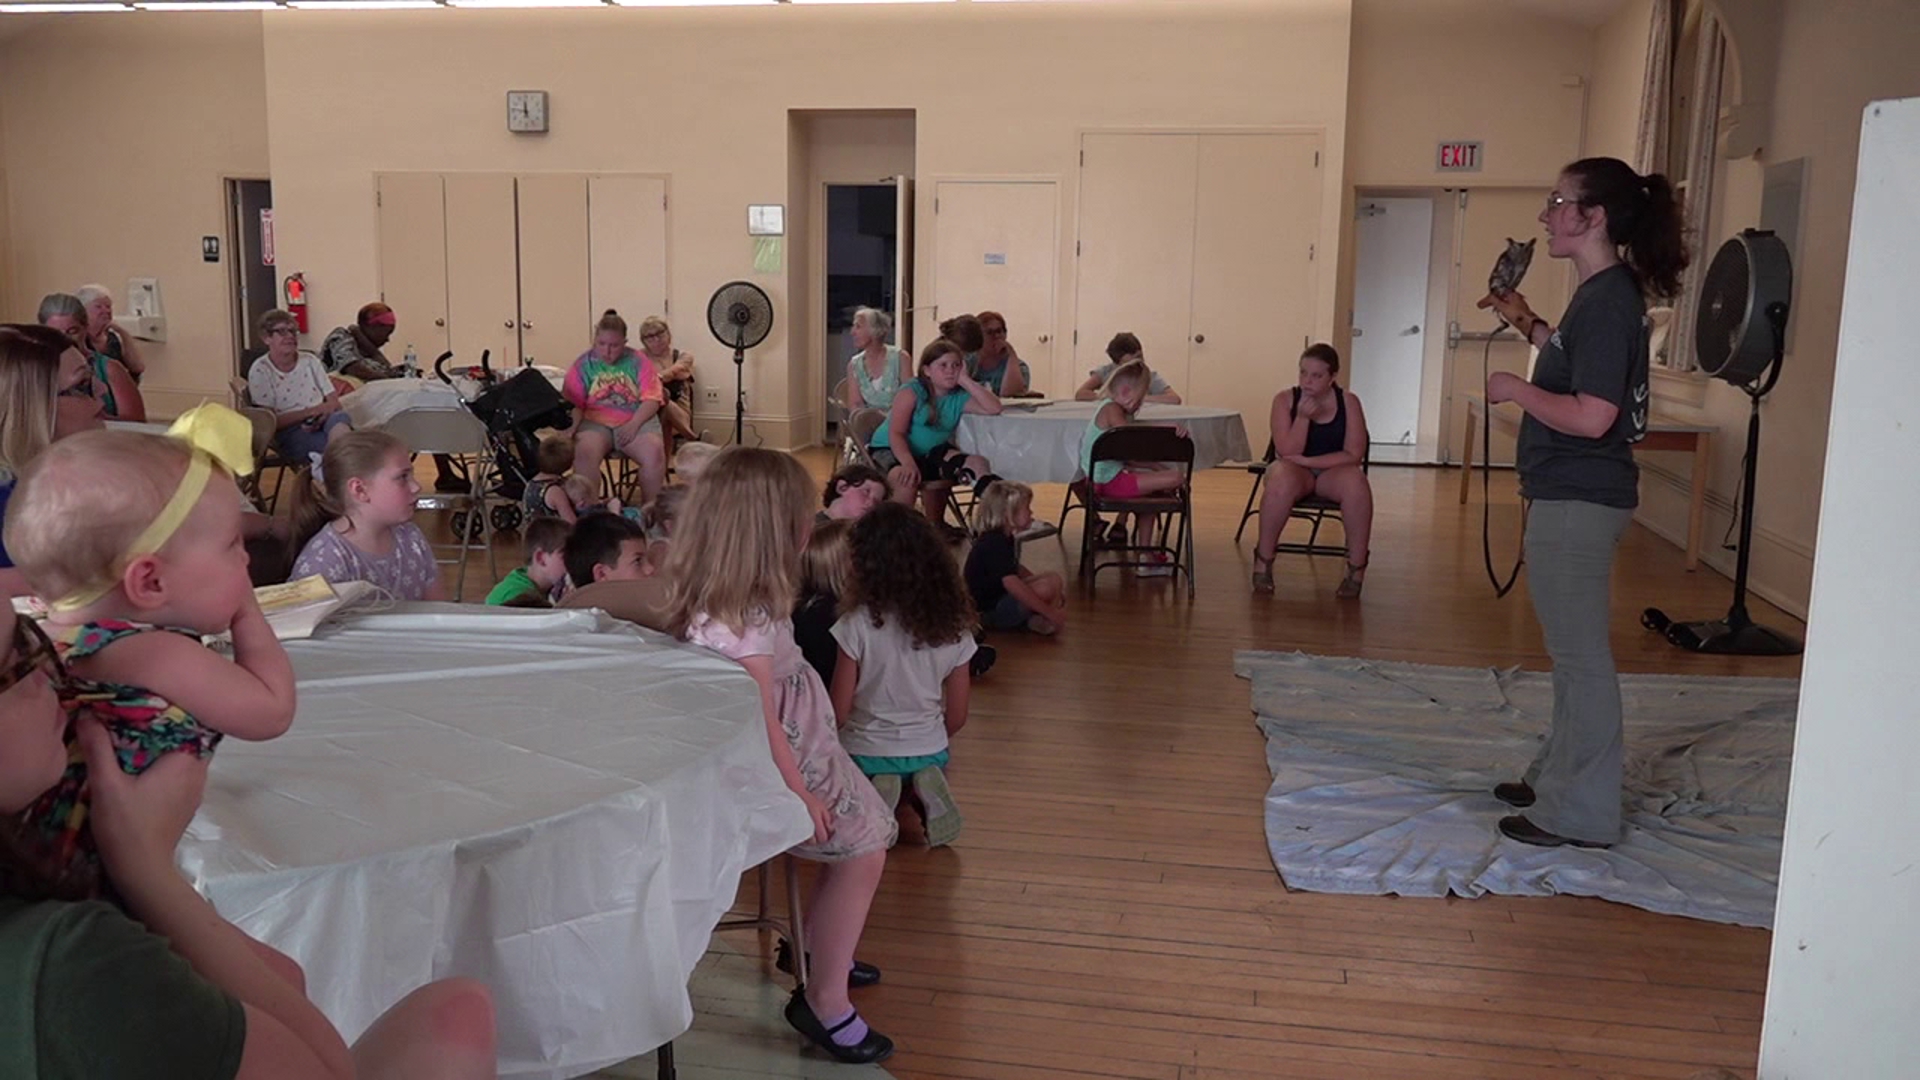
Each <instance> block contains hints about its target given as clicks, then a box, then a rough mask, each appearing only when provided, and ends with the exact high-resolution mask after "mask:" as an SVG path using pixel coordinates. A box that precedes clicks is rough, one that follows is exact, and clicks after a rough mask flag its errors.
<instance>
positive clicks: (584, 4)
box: [448, 0, 607, 8]
mask: <svg viewBox="0 0 1920 1080" xmlns="http://www.w3.org/2000/svg"><path fill="white" fill-rule="evenodd" d="M448 2H449V3H451V4H452V5H453V6H454V7H460V8H592V7H606V6H607V5H606V2H605V0H448Z"/></svg>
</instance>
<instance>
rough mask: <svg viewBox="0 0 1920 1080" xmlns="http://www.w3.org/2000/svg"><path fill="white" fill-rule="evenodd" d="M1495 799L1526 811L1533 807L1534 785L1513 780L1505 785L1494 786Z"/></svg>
mask: <svg viewBox="0 0 1920 1080" xmlns="http://www.w3.org/2000/svg"><path fill="white" fill-rule="evenodd" d="M1493 797H1494V798H1496V799H1499V800H1500V801H1501V802H1503V803H1506V804H1507V805H1508V806H1511V807H1513V808H1514V809H1515V810H1525V809H1526V808H1527V807H1529V806H1532V805H1533V785H1532V784H1529V783H1527V782H1526V781H1525V780H1511V781H1508V782H1507V783H1504V784H1495V785H1493Z"/></svg>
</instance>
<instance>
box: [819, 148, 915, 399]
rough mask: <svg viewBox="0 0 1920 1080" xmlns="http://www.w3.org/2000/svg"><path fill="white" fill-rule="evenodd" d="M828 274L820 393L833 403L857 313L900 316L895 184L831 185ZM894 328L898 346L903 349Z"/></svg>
mask: <svg viewBox="0 0 1920 1080" xmlns="http://www.w3.org/2000/svg"><path fill="white" fill-rule="evenodd" d="M826 207H827V219H826V230H825V231H826V242H827V268H826V287H825V288H824V290H823V296H822V304H823V309H822V313H821V318H822V321H821V325H822V326H823V327H824V328H825V334H826V357H827V363H826V365H825V371H824V376H825V379H826V385H825V386H823V387H822V388H821V392H822V393H823V394H825V395H827V396H828V397H829V398H830V397H832V395H833V390H834V387H835V386H836V385H838V384H839V382H840V380H841V379H843V378H845V377H846V372H847V358H848V357H850V356H852V355H853V353H854V347H853V338H852V336H851V334H852V331H853V313H854V312H855V311H857V310H859V309H860V308H863V307H870V308H873V309H875V310H877V311H885V312H894V311H898V310H899V306H898V301H899V299H900V298H899V295H898V282H899V280H900V276H899V271H900V228H899V222H900V191H899V189H898V187H896V186H895V185H894V184H891V183H887V184H828V185H827V199H826ZM898 340H899V327H898V325H896V326H895V329H894V335H893V342H894V343H896V344H897V343H898Z"/></svg>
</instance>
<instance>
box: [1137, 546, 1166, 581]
mask: <svg viewBox="0 0 1920 1080" xmlns="http://www.w3.org/2000/svg"><path fill="white" fill-rule="evenodd" d="M1134 573H1135V574H1136V575H1138V576H1140V577H1172V576H1173V560H1172V559H1171V558H1169V557H1167V555H1166V553H1165V552H1160V553H1156V554H1155V555H1153V556H1152V557H1150V558H1149V559H1148V560H1147V561H1146V562H1144V563H1141V564H1140V565H1139V566H1138V567H1137V568H1135V570H1134Z"/></svg>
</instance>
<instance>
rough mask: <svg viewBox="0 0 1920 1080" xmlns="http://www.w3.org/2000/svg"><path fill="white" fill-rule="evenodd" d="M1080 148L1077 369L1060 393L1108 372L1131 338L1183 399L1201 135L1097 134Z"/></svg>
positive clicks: (1069, 374) (1066, 378)
mask: <svg viewBox="0 0 1920 1080" xmlns="http://www.w3.org/2000/svg"><path fill="white" fill-rule="evenodd" d="M1080 146H1081V163H1080V216H1079V224H1078V228H1077V232H1078V238H1077V240H1076V249H1075V250H1076V254H1075V267H1076V270H1075V278H1076V283H1077V284H1076V290H1075V298H1074V327H1075V330H1074V343H1073V358H1074V361H1073V367H1072V370H1071V371H1069V372H1066V373H1065V374H1064V377H1063V378H1062V379H1061V382H1062V384H1063V385H1062V386H1061V387H1060V388H1061V389H1064V390H1067V391H1071V390H1072V389H1073V388H1074V387H1075V386H1078V385H1079V384H1080V383H1081V382H1084V381H1085V380H1086V377H1087V372H1088V371H1091V370H1093V369H1094V368H1098V367H1099V366H1100V365H1102V364H1104V363H1106V362H1107V353H1106V347H1107V341H1108V339H1109V338H1111V337H1112V336H1113V335H1114V334H1115V333H1116V332H1118V331H1121V330H1127V331H1131V332H1132V333H1134V334H1136V335H1138V336H1139V338H1140V341H1141V345H1142V347H1143V348H1144V350H1145V352H1146V358H1147V363H1148V364H1149V365H1151V366H1152V367H1153V368H1154V369H1155V370H1156V371H1158V372H1160V374H1162V375H1163V376H1165V377H1166V379H1167V381H1168V382H1170V383H1172V384H1173V386H1174V388H1175V389H1178V390H1181V391H1182V392H1183V393H1184V392H1185V390H1186V387H1187V335H1188V332H1189V327H1190V325H1191V316H1192V311H1191V309H1190V304H1191V302H1192V283H1193V243H1194V220H1193V213H1194V198H1195V179H1196V178H1195V172H1196V170H1197V168H1198V164H1199V162H1198V158H1199V154H1198V151H1199V136H1197V135H1185V134H1131V133H1126V134H1104V133H1099V134H1088V135H1085V136H1083V137H1082V138H1081V142H1080Z"/></svg>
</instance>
